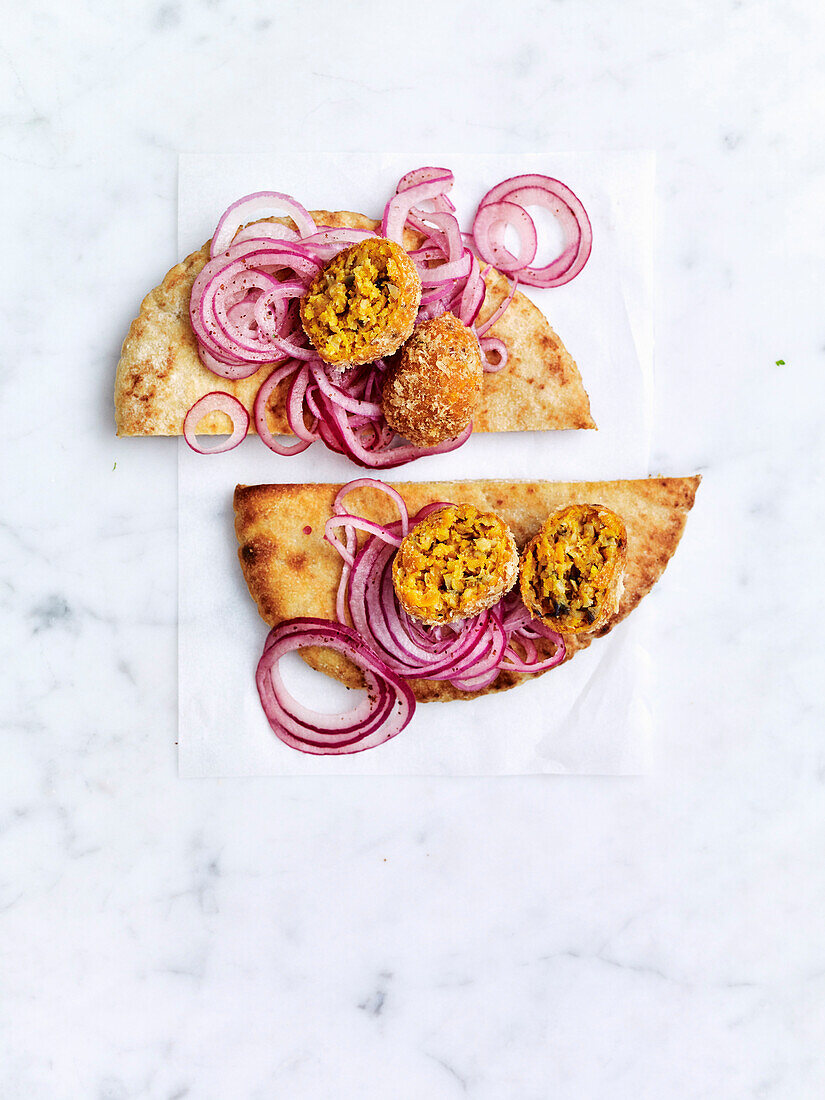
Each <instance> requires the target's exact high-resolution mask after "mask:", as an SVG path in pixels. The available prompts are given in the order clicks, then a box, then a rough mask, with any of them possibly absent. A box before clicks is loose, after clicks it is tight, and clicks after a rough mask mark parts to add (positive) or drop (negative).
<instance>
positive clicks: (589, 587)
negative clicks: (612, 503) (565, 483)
mask: <svg viewBox="0 0 825 1100" xmlns="http://www.w3.org/2000/svg"><path fill="white" fill-rule="evenodd" d="M626 558H627V531H626V530H625V525H624V523H623V521H622V519H621V518H620V517H619V516H617V515H616V513H615V512H611V510H610V509H609V508H605V507H604V506H603V505H601V504H570V505H568V506H567V507H566V508H560V509H559V510H558V511H557V512H553V514H552V515H551V516H548V518H547V520H546V521H545V523H544V526H543V527H542V528H541V530H540V531H539V533H538V534H537V535H536V536H535V538H533V539H532V540H531V541H530V542H529V543H528V544H527V546H526V547H525V548H524V551H523V553H522V555H521V569H520V575H519V586H520V588H521V596H522V599H523V600H524V603H525V604H526V606H527V609H528V610H529V612H530V614H531V615H532V616H533V618H534V619H540V620H541V621H542V622H543V623H545V624H546V625H547V626H549V627H552V629H553V630H556V631H558V632H559V634H590V633H592V632H593V631H595V630H598V629H599V628H600V627H603V626H604V625H605V624H606V623H607V621H608V620H609V619H611V618H612V617H613V616H614V615H615V614H616V612H617V611H618V609H619V600H620V599H621V595H622V591H623V589H624V583H623V576H624V566H625V560H626Z"/></svg>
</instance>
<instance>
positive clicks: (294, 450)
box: [252, 362, 314, 456]
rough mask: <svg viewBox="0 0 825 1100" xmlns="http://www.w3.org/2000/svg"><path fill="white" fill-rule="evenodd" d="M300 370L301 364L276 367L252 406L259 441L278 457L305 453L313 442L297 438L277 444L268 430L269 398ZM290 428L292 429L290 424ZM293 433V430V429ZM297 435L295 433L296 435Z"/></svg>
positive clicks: (286, 364)
mask: <svg viewBox="0 0 825 1100" xmlns="http://www.w3.org/2000/svg"><path fill="white" fill-rule="evenodd" d="M300 370H301V364H300V363H295V362H290V363H285V364H284V366H282V367H276V368H275V370H274V371H273V372H272V373H271V374H270V375H269V377H268V378H267V379H266V381H265V382H264V383H263V385H262V386H261V388H260V389H259V390H258V392H257V394H256V395H255V404H254V405H253V406H252V415H253V418H254V421H255V431H256V432H257V433H258V435H259V436H260V438H261V440H262V441H263V442H264V443H265V444H266V446H267V447H269V449H270V451H274V452H275V454H278V455H284V456H289V455H299V454H300V453H301V452H302V451H305V450H306V449H307V447H309V446H310V445H311V444H312V443H313V442H314V438H313V439H307V438H305V437H304V438H299V439H298V442H297V443H292V444H288V443H279V442H278V441H277V440H276V439H275V437H274V435H273V434H272V432H271V431H270V430H269V422H268V420H267V415H266V414H267V407H268V405H269V397H270V394H271V393H272V391H273V390H274V389H275V387H276V386H277V385H279V384H280V383H281V382H283V380H284V379H285V378H289V376H290V375H292V374H294V373H295V372H296V371H300ZM290 427H293V426H292V424H290ZM293 431H294V428H293ZM296 434H297V433H296Z"/></svg>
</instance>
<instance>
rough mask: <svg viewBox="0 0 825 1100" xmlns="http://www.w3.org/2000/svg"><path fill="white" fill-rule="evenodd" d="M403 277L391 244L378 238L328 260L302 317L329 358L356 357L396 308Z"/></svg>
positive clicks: (304, 307) (309, 295)
mask: <svg viewBox="0 0 825 1100" xmlns="http://www.w3.org/2000/svg"><path fill="white" fill-rule="evenodd" d="M401 280H402V274H401V272H400V271H399V267H398V263H397V261H396V259H395V257H394V256H393V254H392V250H391V248H390V245H389V243H388V242H386V241H382V240H378V239H377V240H374V241H373V240H370V241H368V242H364V246H361V247H359V248H355V249H346V250H345V251H344V252H341V253H339V254H338V255H337V256H335V257H334V258H333V259H332V260H331V261H330V263H329V264H327V266H326V267H325V268H324V270H323V271H322V272H321V274H320V275H319V276H318V278H317V279H316V280H315V282H314V283H313V285H312V287H311V288H310V291H309V294H308V295H307V297H306V299H305V301H304V304H303V318H304V324H305V326H311V328H312V330H313V332H312V335H313V338H315V337H316V336H317V337H318V340H319V341H320V342H321V343H322V344H323V349H324V352H325V354H326V355H327V356H328V358H330V359H346V358H347V357H349V356H357V355H358V353H359V352H360V351H362V350H363V349H364V348H365V347H366V346H367V343H368V342H369V339H370V335H371V333H372V331H373V330H374V329H375V328H377V327H379V326H382V325H384V324H385V323H386V319H387V317H388V315H389V314H390V313H391V312H392V310H393V309H394V307H395V304H396V302H397V299H398V296H399V294H400V291H399V285H400V283H401ZM316 346H317V343H316Z"/></svg>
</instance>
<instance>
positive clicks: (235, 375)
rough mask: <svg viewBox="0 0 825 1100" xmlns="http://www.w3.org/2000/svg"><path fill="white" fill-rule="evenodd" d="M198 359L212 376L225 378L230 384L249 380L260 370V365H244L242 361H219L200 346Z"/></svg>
mask: <svg viewBox="0 0 825 1100" xmlns="http://www.w3.org/2000/svg"><path fill="white" fill-rule="evenodd" d="M198 358H199V359H200V361H201V362H202V363H203V365H204V366H205V367H206V369H207V370H211V371H212V373H213V374H217V375H219V377H221V378H227V379H229V381H232V382H234V381H235V380H236V379H239V378H251V377H252V375H253V374H255V372H256V371H258V370H260V369H261V364H260V363H244V362H243V361H242V360H238V361H237V362H232V361H228V362H227V361H224V360H221V359H219V358H218V357H217V356H216V355H214V354H213V353H212V352H211V351H208V350H207V349H206V348H205V347H204V346H203V345H202V344H199V345H198Z"/></svg>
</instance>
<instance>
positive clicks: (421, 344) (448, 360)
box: [382, 313, 483, 447]
mask: <svg viewBox="0 0 825 1100" xmlns="http://www.w3.org/2000/svg"><path fill="white" fill-rule="evenodd" d="M482 378H483V369H482V366H481V351H480V349H479V346H478V340H477V339H476V336H475V333H474V332H472V330H471V329H468V328H467V327H466V326H465V325H462V323H461V321H459V319H458V318H457V317H456V316H455V315H454V314H452V313H442V314H441V315H440V316H439V317H433V318H432V319H431V320H429V321H423V322H422V323H421V324H420V325H418V326H416V328H415V331H414V332H413V334H412V336H411V337H410V339H409V340H408V341H407V343H406V344H405V345H404V346H403V348H402V349H401V355H400V356H399V357H398V359H397V360H396V361H395V362H394V363H392V364H390V366H389V368H388V370H387V374H386V377H385V379H384V392H383V397H382V407H383V410H384V416H385V418H386V420H387V423H388V424H389V426H390V427H391V428H393V429H394V430H395V431H396V432H398V434H399V435H403V436H404V437H405V438H406V439H409V441H410V442H411V443H414V444H415V445H416V446H417V447H434V446H436V444H438V443H443V442H444V441H445V440H448V439H454V438H455V437H456V436H457V435H459V434H460V433H461V431H463V429H464V428H466V426H467V425H468V424H469V422H470V421H471V420H472V418H473V414H474V413H475V410H476V408H477V407H478V403H479V401H480V399H481V382H482Z"/></svg>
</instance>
